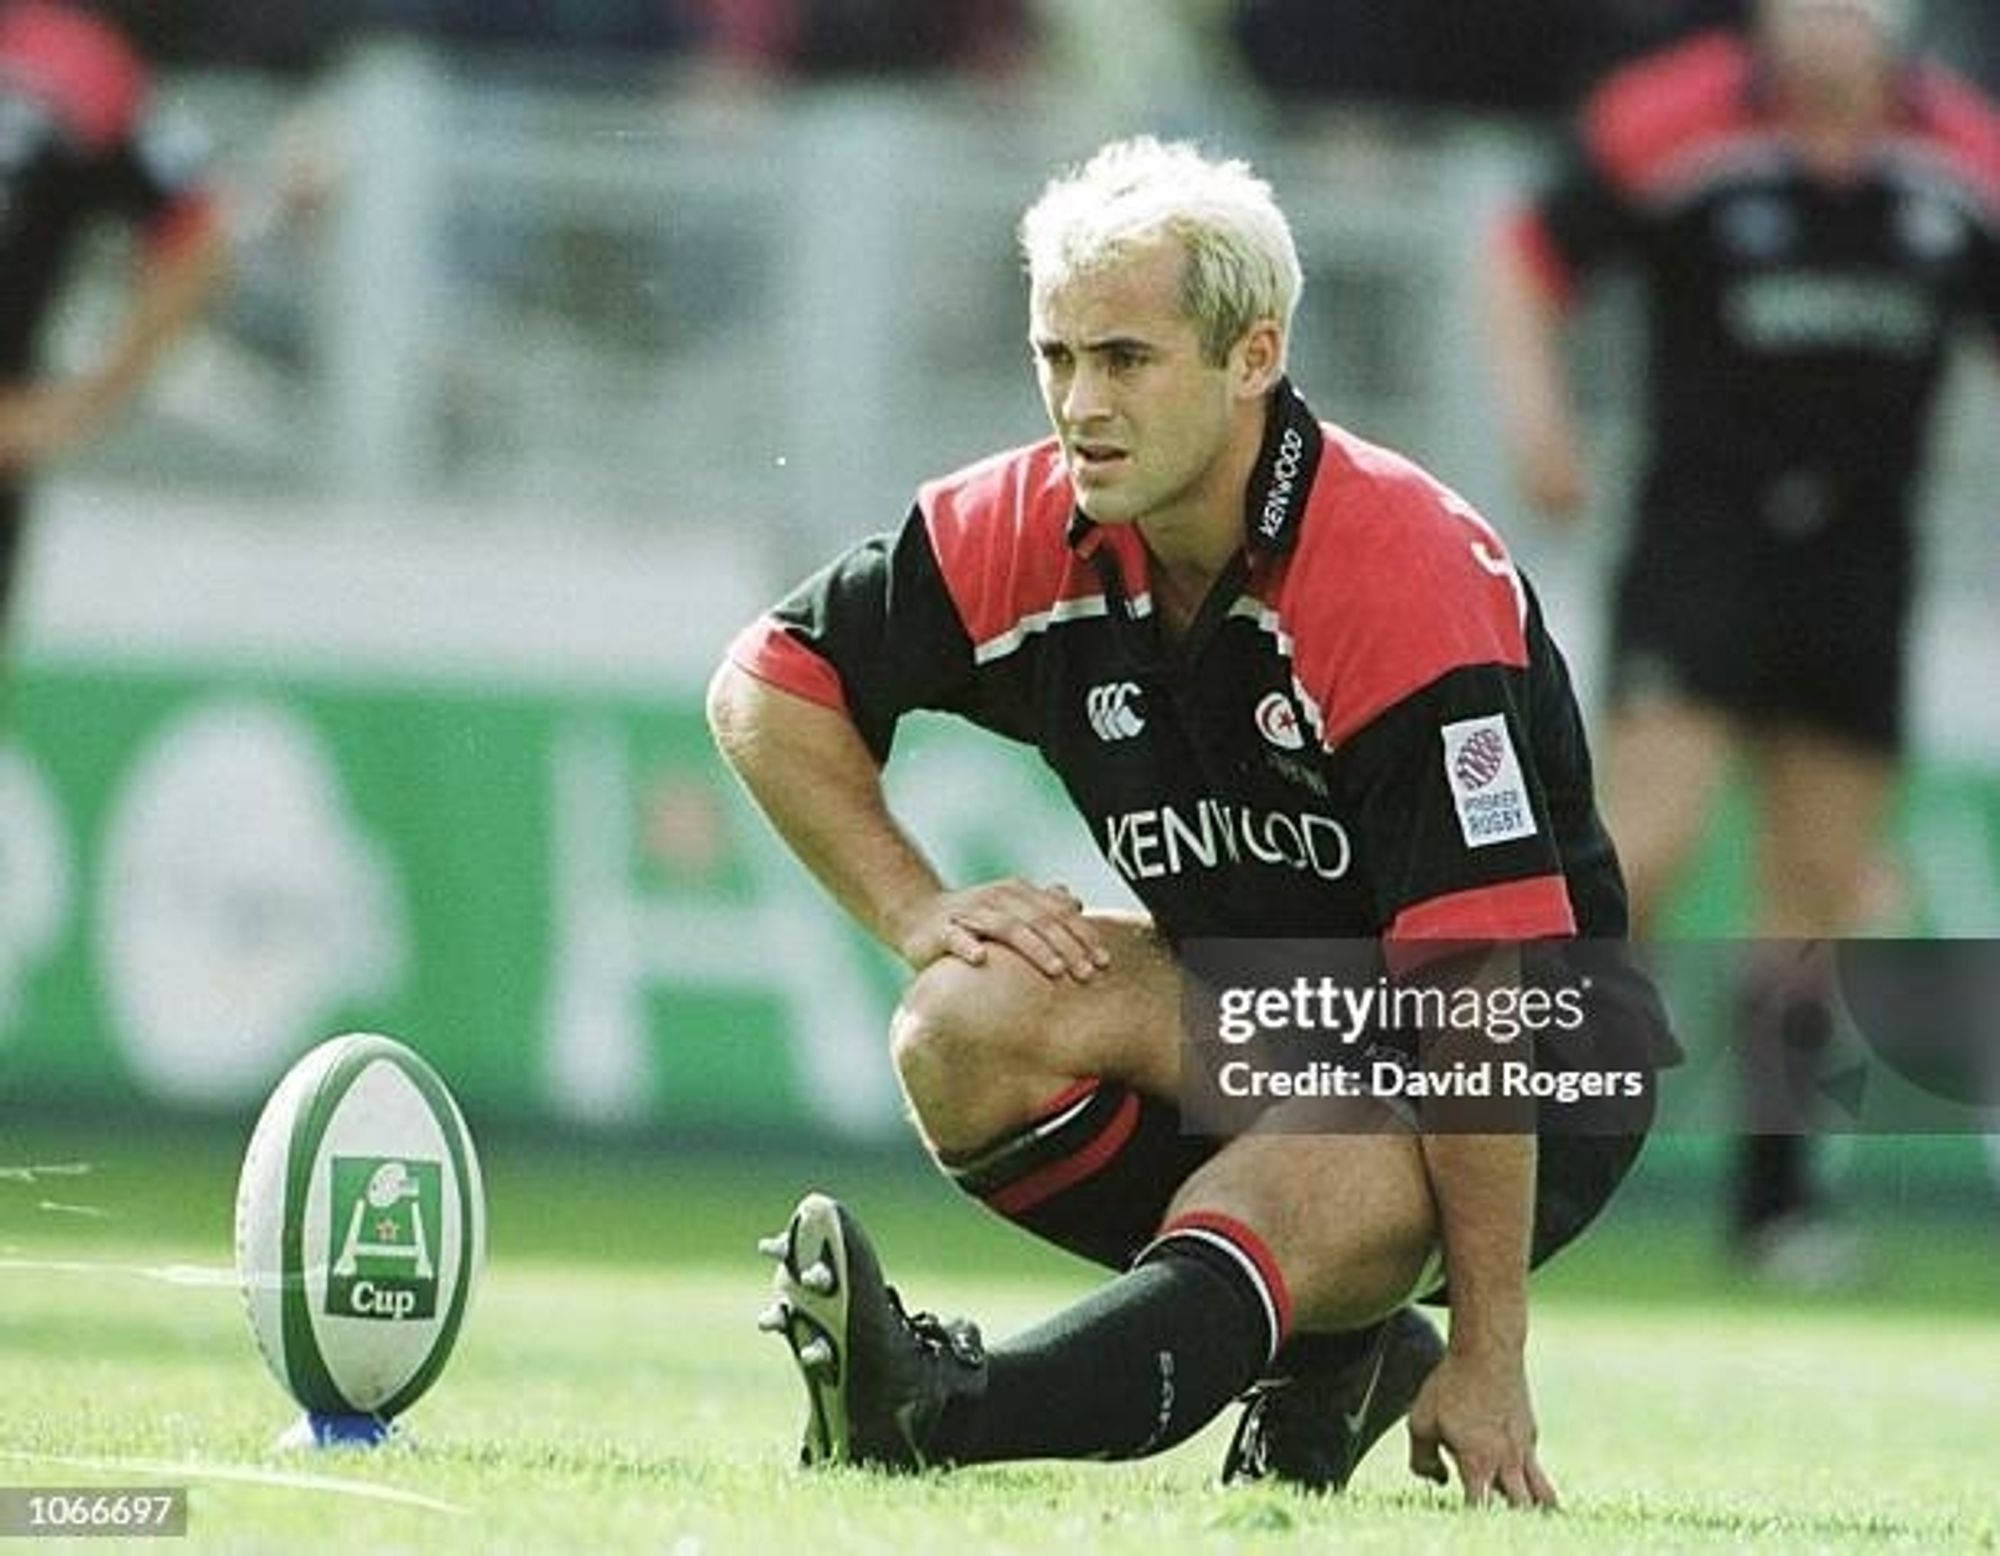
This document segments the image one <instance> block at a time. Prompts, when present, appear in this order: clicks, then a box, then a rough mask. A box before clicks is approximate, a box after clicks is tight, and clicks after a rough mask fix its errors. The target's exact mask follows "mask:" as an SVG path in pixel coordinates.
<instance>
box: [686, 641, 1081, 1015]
mask: <svg viewBox="0 0 2000 1556" xmlns="http://www.w3.org/2000/svg"><path fill="white" fill-rule="evenodd" d="M708 716H709V723H710V726H711V728H712V729H713V730H714V732H715V738H716V743H717V745H718V746H719V748H720V749H721V751H722V754H723V756H724V757H725V758H726V759H727V760H728V762H729V764H730V766H731V767H732V768H734V769H735V771H736V774H737V776H738V777H739V778H741V779H742V781H743V784H744V786H745V788H747V789H748V790H749V791H750V794H751V797H752V798H753V799H755V800H756V802H757V804H758V805H759V807H760V808H761V809H762V810H763V811H764V813H765V815H767V816H768V817H769V818H770V820H771V824H772V825H773V826H774V827H776V828H777V829H778V832H779V834H780V835H781V836H783V838H784V839H785V841H786V843H787V844H789V845H790V847H791V848H792V850H793V852H794V853H796V854H797V855H798V857H799V859H800V861H801V862H802V863H804V864H805V866H806V867H807V869H809V870H810V871H811V872H812V874H813V876H814V878H815V879H817V880H818V881H819V882H820V883H821V884H822V885H823V886H825V887H826V889H827V891H828V892H830V893H831V894H832V896H833V897H834V899H835V900H836V901H837V902H839V903H840V905H841V906H842V907H844V908H846V909H847V910H848V912H850V913H852V914H853V915H854V917H855V919H856V920H857V921H858V922H859V923H860V924H862V925H863V926H864V927H865V928H866V929H867V930H868V931H869V933H871V934H872V935H874V936H875V938H876V939H878V940H880V941H881V942H882V943H883V944H884V945H885V946H887V947H889V949H890V950H892V951H894V952H895V953H896V954H897V955H898V956H900V957H901V958H902V959H903V960H904V961H905V962H906V963H908V964H909V966H910V967H911V969H912V970H921V969H922V968H924V967H927V966H929V965H930V964H931V963H932V962H934V961H936V960H937V959H938V958H940V957H943V956H955V957H958V958H959V959H960V960H962V961H966V962H970V963H972V964H974V965H975V966H976V965H978V964H979V963H981V962H983V961H984V960H985V959H986V956H987V948H988V946H989V945H1002V946H1006V947H1008V948H1009V949H1011V950H1013V951H1016V952H1018V953H1019V954H1020V955H1021V956H1022V957H1023V958H1024V959H1025V960H1026V961H1027V962H1028V963H1029V964H1030V965H1032V966H1034V967H1036V968H1038V969H1039V970H1040V971H1041V972H1042V973H1043V974H1044V975H1046V976H1048V977H1051V978H1060V977H1073V978H1080V979H1081V978H1088V977H1090V976H1091V975H1092V974H1093V973H1094V972H1095V971H1096V970H1097V969H1098V968H1099V967H1101V966H1103V965H1104V964H1105V963H1106V961H1107V960H1108V957H1109V948H1108V947H1107V946H1106V944H1105V942H1104V938H1103V936H1102V935H1101V934H1100V933H1099V932H1098V931H1097V929H1096V928H1095V927H1094V926H1093V925H1092V924H1091V923H1090V921H1089V920H1088V919H1086V918H1085V917H1084V914H1083V904H1082V903H1081V902H1080V901H1078V900H1077V897H1076V895H1075V894H1074V893H1073V892H1071V891H1070V890H1069V889H1068V888H1067V887H1064V886H1060V885H1049V886H1038V885H1035V884H1033V883H1032V882H1028V881H1023V880H1019V879H1014V878H1010V879H1006V880H1000V881H990V882H984V883H981V884H978V885H975V886H970V887H965V888H962V889H956V890H954V889H951V888H948V887H947V886H946V885H945V883H944V882H943V880H942V879H941V878H940V877H939V875H938V873H937V871H936V869H935V868H933V867H932V865H931V863H930V861H929V860H928V859H926V858H925V857H924V854H923V851H922V850H921V849H920V848H919V847H918V846H917V843H916V841H915V840H914V839H913V838H912V837H911V836H910V835H909V833H908V832H907V831H905V830H904V828H903V827H902V825H901V824H900V823H899V822H898V821H897V820H896V818H895V816H894V815H893V814H891V812H890V810H889V806H888V801H887V799H886V797H885V796H884V794H883V790H882V777H881V771H880V769H879V768H878V767H877V766H876V764H875V759H874V757H873V755H872V754H870V752H869V750H868V748H867V746H866V745H865V744H864V743H863V742H862V739H861V736H860V735H859V733H858V732H857V731H856V730H855V728H854V726H853V724H852V723H851V722H850V721H849V720H848V719H847V718H846V717H845V716H844V715H843V714H841V713H840V712H839V711H837V710H835V709H832V708H828V707H824V706H822V705H821V704H819V703H816V702H813V701H811V700H809V699H807V698H805V697H800V696H798V695H796V694H795V693H792V692H788V691H784V690H782V689H781V688H778V687H775V686H772V685H770V684H769V683H768V682H765V681H761V680H759V679H758V678H757V677H755V676H753V675H751V674H749V673H748V672H747V671H745V670H742V669H740V668H738V667H737V666H735V665H733V664H725V665H724V666H723V667H722V669H721V670H720V671H718V672H717V674H716V677H715V680H714V682H713V683H712V684H711V686H710V688H709V698H708Z"/></svg>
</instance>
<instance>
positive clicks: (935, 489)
mask: <svg viewBox="0 0 2000 1556" xmlns="http://www.w3.org/2000/svg"><path fill="white" fill-rule="evenodd" d="M1074 501H1075V499H1074V494H1073V492H1072V489H1071V487H1070V482H1069V473H1068V471H1067V470H1065V469H1064V467H1063V462H1062V453H1061V450H1060V449H1059V448H1058V447H1057V445H1056V443H1055V441H1054V440H1053V439H1047V440H1044V441H1043V442H1041V443H1037V444H1034V445H1033V446H1031V447H1029V448H1024V449H1016V450H1013V451H1012V452H1009V453H1005V454H997V455H995V456H994V457H992V458H991V459H986V460H982V461H980V462H979V463H978V464H976V465H971V466H968V467H967V468H966V469H964V470H961V471H958V472H957V473H956V474H953V475H948V476H945V477H943V478H941V479H939V480H936V481H931V482H927V483H926V484H925V485H924V486H923V487H921V488H920V489H919V490H918V493H917V506H918V508H919V510H920V511H921V512H922V513H923V516H924V524H925V527H926V528H927V529H928V531H929V533H930V538H931V549H932V550H933V551H934V552H935V553H936V555H937V562H938V571H939V572H940V573H941V574H942V575H943V577H944V582H945V587H946V589H948V590H949V591H950V593H951V598H952V603H953V604H954V605H956V606H957V607H958V615H959V620H960V621H962V622H963V623H964V624H965V630H966V633H967V635H968V636H969V637H970V638H971V639H972V647H973V654H974V656H975V657H977V658H979V659H982V660H983V659H988V658H991V657H993V656H994V655H995V654H996V653H1000V652H1004V651H1005V650H1006V648H1007V647H1008V646H1009V645H1010V644H1011V643H1013V642H1014V641H1016V640H1017V639H1018V637H1019V635H1020V634H1021V633H1023V632H1024V631H1029V630H1032V629H1033V628H1034V627H1035V626H1036V625H1038V624H1042V623H1045V622H1046V621H1047V620H1048V615H1049V612H1050V611H1052V610H1054V609H1055V608H1056V607H1057V606H1058V605H1060V604H1062V603H1064V602H1065V601H1070V600H1077V599H1085V598H1091V597H1097V596H1101V594H1102V592H1103V591H1102V590H1101V588H1100V587H1099V585H1098V582H1097V577H1096V575H1095V574H1094V573H1092V572H1091V571H1090V569H1089V568H1088V567H1087V566H1085V565H1083V564H1082V563H1081V562H1080V561H1079V559H1078V558H1077V557H1076V556H1075V555H1074V554H1073V553H1072V552H1071V551H1070V549H1069V544H1068V541H1067V539H1066V531H1067V528H1068V525H1069V516H1070V512H1071V510H1072V508H1073V506H1074Z"/></svg>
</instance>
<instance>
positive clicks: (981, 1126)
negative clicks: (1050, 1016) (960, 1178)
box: [889, 957, 1054, 1149]
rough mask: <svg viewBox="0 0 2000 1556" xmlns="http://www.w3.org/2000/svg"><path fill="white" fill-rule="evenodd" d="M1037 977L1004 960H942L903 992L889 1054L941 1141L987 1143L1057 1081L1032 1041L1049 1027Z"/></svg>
mask: <svg viewBox="0 0 2000 1556" xmlns="http://www.w3.org/2000/svg"><path fill="white" fill-rule="evenodd" d="M1035 981H1040V975H1039V974H1037V973H1035V972H1033V971H1032V970H1031V969H1027V968H1025V967H1022V968H1015V967H1012V966H1010V965H1008V963H1007V962H1006V961H1005V960H1003V959H1001V958H997V957H996V958H995V959H994V960H993V961H991V962H988V963H987V964H986V965H984V966H980V967H974V966H972V965H970V964H968V963H966V962H962V961H959V960H958V959H956V958H955V957H942V958H940V959H939V960H937V961H936V962H933V963H932V964H931V965H930V966H929V967H927V968H925V969H924V970H923V971H922V972H920V973H919V974H918V975H917V976H916V978H915V979H914V980H912V982H911V984H910V986H909V988H908V989H907V990H906V991H905V992H904V994H903V999H902V1002H901V1004H899V1005H898V1006H897V1008H896V1013H895V1015H894V1016H893V1017H892V1018H891V1020H890V1023H889V1054H890V1058H891V1060H892V1061H893V1063H894V1064H895V1067H896V1074H897V1076H898V1078H899V1079H900V1080H901V1081H902V1084H903V1091H904V1094H905V1095H906V1096H907V1097H908V1098H909V1101H910V1105H911V1107H912V1108H913V1109H914V1110H915V1111H916V1114H917V1117H918V1120H919V1122H921V1123H922V1124H923V1125H924V1127H925V1132H926V1133H927V1134H928V1135H929V1136H930V1138H931V1140H932V1143H933V1144H934V1145H938V1146H941V1147H944V1148H946V1149H964V1148H969V1147H972V1146H977V1145H981V1144H983V1143H985V1140H986V1139H987V1138H989V1137H991V1136H992V1135H993V1134H995V1133H998V1132H1001V1131H1004V1130H1005V1129H1006V1128H1007V1127H1009V1125H1010V1124H1011V1123H1013V1122H1014V1115H1016V1114H1018V1113H1019V1112H1020V1111H1021V1110H1022V1109H1023V1108H1024V1107H1027V1106H1031V1105H1032V1104H1033V1103H1034V1101H1035V1100H1036V1099H1037V1098H1038V1097H1039V1096H1040V1095H1041V1093H1043V1092H1046V1091H1047V1090H1048V1089H1050V1087H1051V1086H1052V1085H1053V1084H1054V1079H1053V1078H1052V1075H1051V1074H1048V1073H1044V1072H1043V1067H1042V1066H1041V1065H1039V1064H1038V1063H1037V1062H1036V1061H1035V1057H1034V1055H1033V1054H1032V1053H1031V1052H1028V1051H1026V1050H1025V1048H1024V1043H1025V1042H1026V1041H1027V1037H1028V1036H1029V1035H1032V1034H1033V1033H1034V1032H1036V1031H1037V1030H1039V1029H1040V1028H1041V1027H1043V1026H1045V1025H1046V1021H1045V1020H1044V1019H1042V1018H1040V1017H1038V1014H1037V1012H1038V1010H1039V1009H1040V1006H1041V1005H1042V1004H1045V1003H1046V1001H1041V1002H1039V1003H1038V1001H1037V1000H1036V998H1035V995H1036V990H1035V989H1034V988H1033V986H1032V985H1033V982H1035ZM1044 1014H1045V1012H1044Z"/></svg>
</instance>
